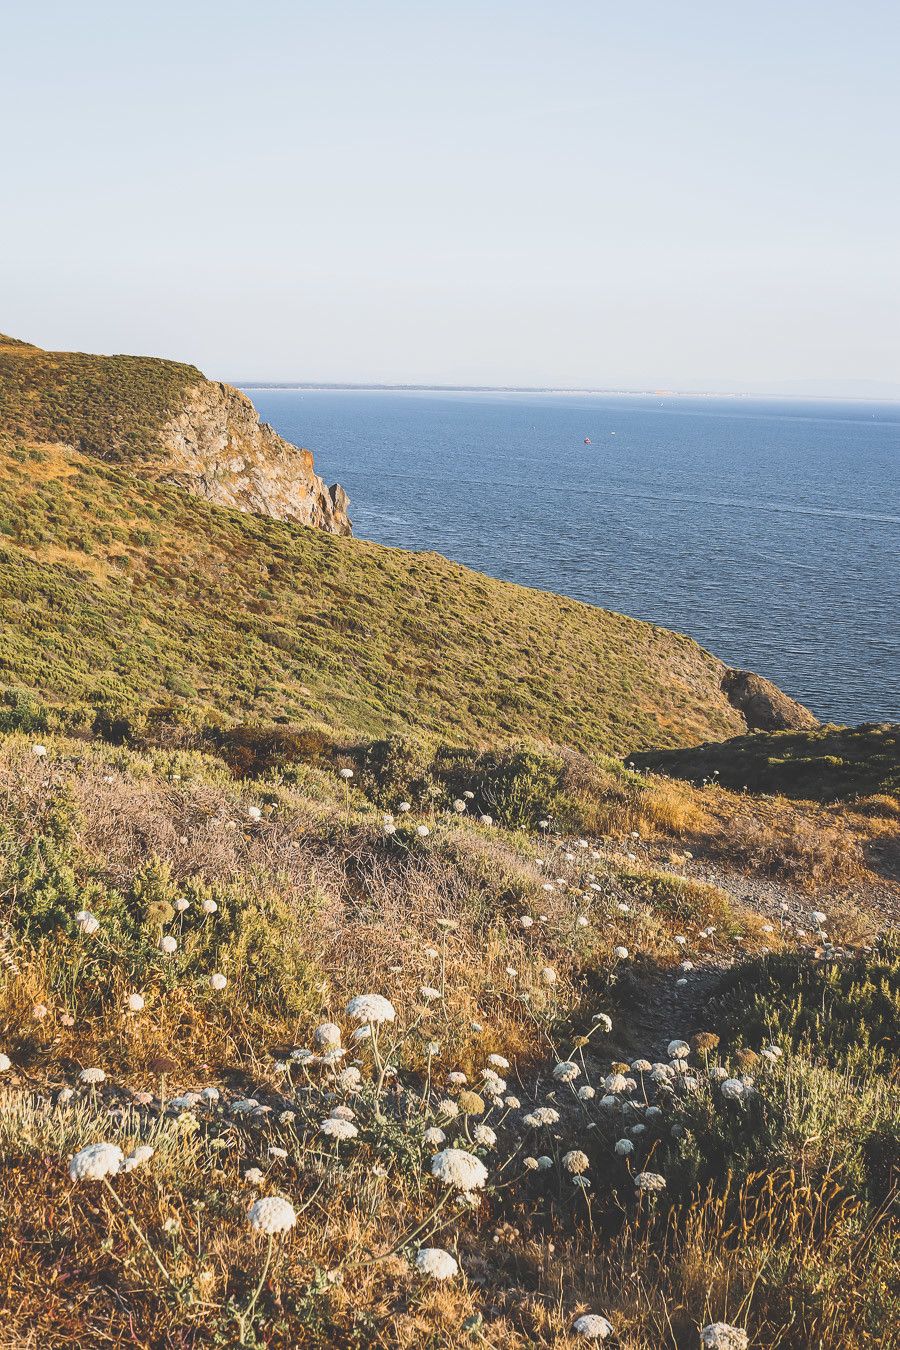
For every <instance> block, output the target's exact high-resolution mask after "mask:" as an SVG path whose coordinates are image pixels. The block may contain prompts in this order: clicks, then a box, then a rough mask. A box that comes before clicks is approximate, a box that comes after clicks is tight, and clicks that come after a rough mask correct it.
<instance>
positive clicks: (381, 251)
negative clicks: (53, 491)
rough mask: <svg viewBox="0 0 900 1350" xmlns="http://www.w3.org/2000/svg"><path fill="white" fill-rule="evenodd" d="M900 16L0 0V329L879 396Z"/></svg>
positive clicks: (889, 330)
mask: <svg viewBox="0 0 900 1350" xmlns="http://www.w3.org/2000/svg"><path fill="white" fill-rule="evenodd" d="M898 67H900V7H898V6H897V5H896V4H894V3H893V2H891V3H873V2H872V0H849V2H848V3H829V0H815V3H807V2H806V0H754V3H752V4H723V3H722V0H715V2H714V3H706V0H699V2H697V3H695V2H694V0H682V3H680V4H673V3H672V0H629V2H628V3H626V4H623V3H622V2H621V0H616V2H615V3H607V0H514V2H507V0H453V3H450V2H449V0H254V3H252V4H248V3H246V0H244V2H243V3H240V4H237V3H233V2H232V0H214V3H213V2H209V3H208V2H207V0H179V2H178V3H171V2H170V0H154V3H153V4H152V5H148V4H143V5H137V4H122V3H121V0H116V2H115V3H107V2H106V0H81V3H78V4H74V3H72V0H64V2H59V0H31V3H29V4H23V3H16V2H15V0H0V118H2V125H3V128H4V135H3V152H2V158H3V170H2V175H0V181H2V186H0V330H2V331H6V332H9V333H12V334H14V335H15V336H18V337H22V338H25V339H27V340H29V341H32V342H36V343H38V344H39V345H41V346H44V347H51V348H60V349H63V348H66V349H72V348H76V349H81V350H92V351H104V352H116V351H127V352H140V353H146V354H152V355H165V356H170V357H173V358H177V359H181V360H186V361H191V362H194V363H195V364H197V365H199V366H200V367H201V369H203V370H204V371H205V373H207V374H208V375H210V376H212V377H214V378H219V379H231V380H244V381H252V380H253V379H259V380H285V381H287V380H298V381H326V382H327V381H342V382H344V381H348V382H352V381H360V382H386V383H425V384H427V383H439V384H479V385H491V384H499V385H540V386H560V387H597V388H615V389H631V388H635V389H645V388H669V389H695V390H696V389H709V390H723V389H734V390H742V391H743V390H753V391H758V392H772V393H791V392H798V393H799V392H804V393H805V392H819V393H822V394H823V395H827V394H832V395H842V394H850V395H852V394H854V393H858V394H860V395H862V396H865V395H866V394H868V393H870V392H871V393H872V394H873V396H877V395H878V394H882V395H887V396H889V395H890V394H891V393H892V392H893V393H894V394H895V396H897V397H900V173H898V172H897V139H898V127H900V81H898V79H897V70H898Z"/></svg>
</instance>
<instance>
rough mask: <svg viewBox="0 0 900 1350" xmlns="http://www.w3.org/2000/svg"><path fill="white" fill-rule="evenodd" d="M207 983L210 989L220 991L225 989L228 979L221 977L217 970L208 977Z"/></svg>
mask: <svg viewBox="0 0 900 1350" xmlns="http://www.w3.org/2000/svg"><path fill="white" fill-rule="evenodd" d="M209 983H210V987H211V988H212V989H215V990H217V991H221V990H222V989H224V988H225V986H226V984H227V983H228V978H227V976H225V975H223V974H222V972H221V971H219V970H217V971H215V972H214V973H213V974H212V975H210V977H209Z"/></svg>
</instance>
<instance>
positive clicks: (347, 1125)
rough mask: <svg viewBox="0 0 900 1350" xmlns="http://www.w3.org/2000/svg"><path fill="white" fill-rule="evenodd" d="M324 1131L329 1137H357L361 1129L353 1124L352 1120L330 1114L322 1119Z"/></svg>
mask: <svg viewBox="0 0 900 1350" xmlns="http://www.w3.org/2000/svg"><path fill="white" fill-rule="evenodd" d="M321 1128H322V1133H323V1134H325V1135H327V1136H328V1138H329V1139H338V1140H341V1139H355V1138H356V1136H357V1135H358V1134H359V1130H358V1129H357V1128H356V1126H355V1125H354V1124H353V1121H352V1120H344V1119H343V1117H341V1116H328V1118H327V1119H326V1120H323V1121H322V1126H321Z"/></svg>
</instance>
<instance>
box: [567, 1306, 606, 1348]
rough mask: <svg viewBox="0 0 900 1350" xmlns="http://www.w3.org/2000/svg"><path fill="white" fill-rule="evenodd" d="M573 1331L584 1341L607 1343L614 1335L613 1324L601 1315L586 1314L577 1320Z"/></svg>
mask: <svg viewBox="0 0 900 1350" xmlns="http://www.w3.org/2000/svg"><path fill="white" fill-rule="evenodd" d="M572 1329H573V1331H574V1332H575V1334H576V1336H580V1337H581V1339H582V1340H584V1341H605V1340H608V1338H609V1337H610V1336H611V1335H612V1334H613V1329H612V1323H611V1322H608V1321H607V1319H606V1318H605V1317H601V1316H600V1315H599V1313H584V1315H583V1316H582V1317H578V1318H576V1320H575V1322H574V1324H573V1327H572Z"/></svg>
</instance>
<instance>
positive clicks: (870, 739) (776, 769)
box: [633, 723, 900, 801]
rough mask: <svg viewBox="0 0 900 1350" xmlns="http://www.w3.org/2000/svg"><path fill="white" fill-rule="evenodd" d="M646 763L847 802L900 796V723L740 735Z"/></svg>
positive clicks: (677, 774)
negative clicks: (877, 796) (878, 794)
mask: <svg viewBox="0 0 900 1350" xmlns="http://www.w3.org/2000/svg"><path fill="white" fill-rule="evenodd" d="M633 762H634V763H635V764H636V765H637V767H638V768H646V769H651V770H652V771H653V772H655V773H665V774H669V775H671V776H672V777H673V778H684V779H687V780H688V781H689V782H692V783H696V784H700V783H703V782H704V781H709V780H711V779H712V778H717V779H718V780H719V782H720V783H721V785H722V786H723V787H728V788H733V789H735V790H737V791H740V790H741V789H743V788H746V789H747V790H748V791H750V792H778V793H781V794H783V795H784V796H787V797H797V798H801V799H805V800H809V801H841V800H846V799H847V798H850V797H869V796H873V795H874V794H876V793H884V794H886V795H888V796H897V795H900V725H898V724H896V723H893V724H885V725H875V724H870V725H865V726H860V727H834V726H826V727H819V728H818V729H817V730H816V731H774V732H769V733H768V734H761V733H757V734H756V735H753V736H737V737H734V738H733V739H732V740H728V741H724V742H722V743H719V744H713V745H698V746H692V747H690V748H689V749H684V750H663V751H658V752H655V751H650V752H648V753H646V754H638V755H635V756H634V760H633Z"/></svg>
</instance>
